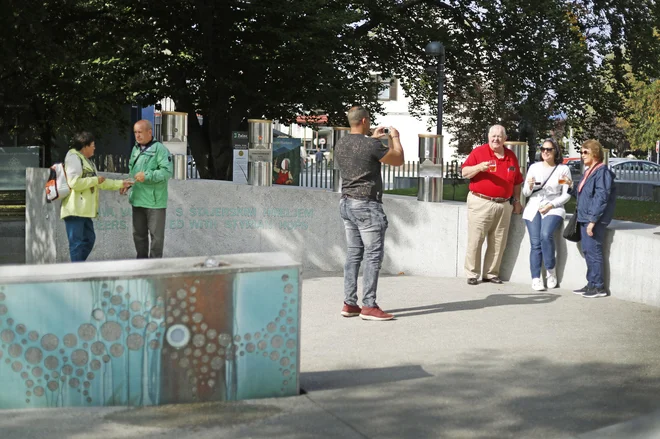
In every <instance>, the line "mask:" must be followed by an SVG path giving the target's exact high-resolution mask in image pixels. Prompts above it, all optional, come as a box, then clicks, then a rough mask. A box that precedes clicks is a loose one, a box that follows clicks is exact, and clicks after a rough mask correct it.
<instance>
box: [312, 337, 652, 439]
mask: <svg viewBox="0 0 660 439" xmlns="http://www.w3.org/2000/svg"><path fill="white" fill-rule="evenodd" d="M508 356H509V354H508V353H505V352H501V351H498V350H490V349H487V350H479V351H476V352H474V353H473V354H470V355H463V356H461V358H459V359H457V362H450V363H440V364H437V363H436V364H430V365H424V366H423V367H424V369H425V370H426V371H428V372H429V373H430V374H431V377H430V378H422V379H419V380H413V381H398V382H393V383H389V384H386V385H380V386H370V387H368V388H364V387H346V388H342V389H335V390H328V391H321V392H313V393H308V397H309V398H310V399H312V400H313V401H314V402H316V403H317V404H319V405H320V406H321V407H323V408H324V409H325V410H328V411H329V412H330V413H332V414H334V415H335V416H337V417H338V418H340V419H342V420H343V421H344V422H345V423H346V424H347V425H351V426H353V428H355V429H356V430H357V431H358V432H360V433H362V434H364V435H365V437H387V438H401V437H407V438H566V437H571V436H573V435H578V434H582V433H585V432H589V431H592V430H595V429H598V428H602V427H605V426H608V425H613V424H616V423H619V422H623V421H627V420H630V419H633V418H635V417H638V416H640V415H644V414H647V413H650V412H651V411H653V410H656V409H658V408H659V407H660V376H658V375H657V374H654V373H649V370H648V365H646V364H640V363H625V362H617V359H616V358H615V357H614V356H613V359H612V362H584V363H577V364H576V363H564V362H562V361H561V360H559V359H557V360H556V361H555V360H551V359H550V360H549V359H547V358H544V357H539V356H530V357H522V358H519V359H515V360H510V359H509V358H508ZM383 370H385V371H386V370H387V369H383ZM345 372H346V373H345V377H346V378H348V376H350V374H351V373H353V371H345Z"/></svg>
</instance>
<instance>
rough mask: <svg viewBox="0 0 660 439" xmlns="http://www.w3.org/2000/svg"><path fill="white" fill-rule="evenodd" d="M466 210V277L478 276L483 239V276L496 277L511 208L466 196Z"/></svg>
mask: <svg viewBox="0 0 660 439" xmlns="http://www.w3.org/2000/svg"><path fill="white" fill-rule="evenodd" d="M467 211H468V242H467V249H466V251H465V275H466V276H467V277H468V278H478V277H479V276H481V274H482V273H481V247H482V246H483V243H484V239H487V240H488V242H487V247H486V256H485V257H484V271H483V276H482V277H483V278H484V279H490V278H493V277H499V276H500V264H501V263H502V254H503V253H504V248H505V247H506V240H507V237H508V236H509V224H511V213H512V211H513V206H512V205H511V204H510V203H508V202H506V201H505V202H504V203H496V202H494V201H489V200H484V199H483V198H479V197H477V196H474V195H472V193H469V194H468V198H467Z"/></svg>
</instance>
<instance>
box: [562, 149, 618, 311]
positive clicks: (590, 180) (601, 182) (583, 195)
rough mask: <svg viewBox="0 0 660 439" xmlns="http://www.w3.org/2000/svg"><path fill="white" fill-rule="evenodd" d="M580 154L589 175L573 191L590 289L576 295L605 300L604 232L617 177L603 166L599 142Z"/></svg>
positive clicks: (602, 152) (614, 200)
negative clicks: (575, 198) (603, 298)
mask: <svg viewBox="0 0 660 439" xmlns="http://www.w3.org/2000/svg"><path fill="white" fill-rule="evenodd" d="M580 154H581V155H582V161H583V163H584V166H585V169H586V171H585V173H584V176H583V177H582V180H580V183H579V185H578V187H577V188H573V190H572V191H573V195H576V196H577V212H576V215H577V222H578V225H579V226H580V233H581V237H582V252H583V253H584V259H585V260H586V262H587V285H585V286H584V287H582V288H580V289H578V290H575V291H574V293H576V294H581V295H582V297H587V298H592V297H605V296H607V295H608V293H607V290H606V289H605V282H604V279H603V241H604V239H605V228H606V227H607V225H608V224H609V223H610V221H612V216H613V215H614V205H615V203H616V190H615V186H614V178H615V176H614V173H613V172H612V171H611V170H610V169H609V168H608V167H607V166H606V165H605V164H604V163H603V157H604V151H603V146H602V145H601V144H600V143H599V142H598V141H597V140H587V141H586V142H584V143H583V144H582V148H581V151H580Z"/></svg>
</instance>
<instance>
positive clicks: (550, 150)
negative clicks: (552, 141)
mask: <svg viewBox="0 0 660 439" xmlns="http://www.w3.org/2000/svg"><path fill="white" fill-rule="evenodd" d="M554 150H555V149H554V148H541V151H542V152H552V151H554Z"/></svg>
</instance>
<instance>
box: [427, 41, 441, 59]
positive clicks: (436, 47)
mask: <svg viewBox="0 0 660 439" xmlns="http://www.w3.org/2000/svg"><path fill="white" fill-rule="evenodd" d="M424 51H425V52H426V54H427V55H431V56H444V54H445V46H443V45H442V43H441V42H440V41H431V42H430V43H428V44H427V45H426V47H425V48H424Z"/></svg>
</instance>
